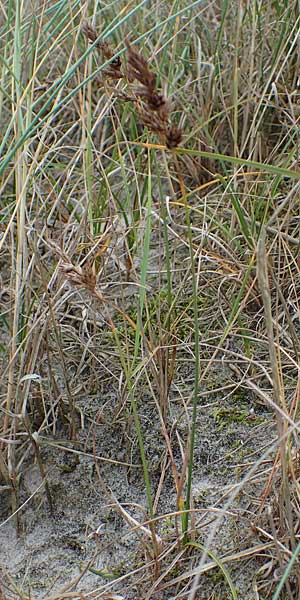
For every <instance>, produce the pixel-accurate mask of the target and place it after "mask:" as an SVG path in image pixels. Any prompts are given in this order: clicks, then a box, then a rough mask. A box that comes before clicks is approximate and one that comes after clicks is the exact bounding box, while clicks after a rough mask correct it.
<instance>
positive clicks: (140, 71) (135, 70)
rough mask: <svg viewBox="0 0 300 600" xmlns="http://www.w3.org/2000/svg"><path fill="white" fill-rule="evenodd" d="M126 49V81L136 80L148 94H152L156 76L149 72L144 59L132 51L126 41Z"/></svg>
mask: <svg viewBox="0 0 300 600" xmlns="http://www.w3.org/2000/svg"><path fill="white" fill-rule="evenodd" d="M126 47H127V50H128V68H127V77H128V80H129V81H134V79H137V80H138V81H139V82H140V83H141V84H142V85H143V86H144V87H145V88H147V91H148V93H150V92H154V90H155V86H156V76H155V74H154V73H152V71H150V69H149V67H148V64H147V61H146V59H145V58H144V57H143V56H142V55H141V54H140V53H139V52H137V51H136V50H133V48H132V47H131V46H130V44H129V42H128V41H126Z"/></svg>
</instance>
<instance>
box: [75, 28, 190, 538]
mask: <svg viewBox="0 0 300 600" xmlns="http://www.w3.org/2000/svg"><path fill="white" fill-rule="evenodd" d="M83 33H84V35H85V36H86V37H87V38H88V40H89V41H90V42H92V43H95V42H96V40H97V39H98V36H97V33H96V31H95V29H94V28H93V27H91V25H90V24H88V23H84V25H83ZM96 47H97V49H98V50H99V51H100V52H101V53H102V55H103V56H104V58H105V59H106V60H111V59H112V60H111V63H110V66H109V68H108V69H106V70H105V71H104V73H103V75H104V77H105V78H106V79H107V80H109V79H114V80H121V79H123V80H125V81H126V83H127V87H128V88H129V90H130V94H128V93H127V91H126V93H124V92H121V93H120V92H119V91H118V90H115V93H116V94H117V95H118V96H119V97H120V98H121V99H122V100H125V101H131V102H132V103H133V105H134V108H135V113H136V115H137V118H138V120H139V121H140V122H141V123H142V124H143V125H145V126H146V127H147V128H148V130H149V131H150V132H151V133H153V134H155V135H157V136H158V137H159V140H160V142H161V144H163V145H164V147H165V148H166V149H167V150H170V151H172V150H174V149H175V148H177V147H178V146H179V144H180V143H181V141H182V130H181V128H180V127H178V126H177V125H176V124H175V123H172V122H171V113H172V108H173V107H172V103H171V101H170V99H168V98H167V97H166V96H165V95H164V94H163V93H161V92H160V91H159V90H158V89H157V78H156V75H155V73H153V71H152V70H151V69H150V68H149V66H148V62H147V60H146V59H145V58H144V57H143V56H142V55H141V53H140V52H138V51H137V50H135V49H134V48H133V47H132V45H131V44H130V43H129V42H128V40H126V48H127V62H126V65H125V66H123V65H122V62H121V60H120V58H116V59H113V54H114V53H113V51H112V49H111V48H110V46H109V44H108V43H107V42H102V41H98V42H97V44H96ZM135 82H138V84H135ZM149 150H151V145H150V147H149ZM173 160H174V165H175V169H176V172H177V177H178V180H179V185H180V193H181V197H182V199H183V202H184V206H185V215H186V224H187V231H188V241H189V247H190V259H191V271H192V280H193V304H194V325H195V326H194V331H195V334H194V336H195V340H194V341H195V377H194V382H195V383H194V393H193V414H192V425H191V431H190V434H189V439H188V441H187V446H186V454H185V459H184V466H185V467H184V468H185V469H187V473H188V475H187V491H186V500H185V502H183V497H182V492H183V483H184V480H185V474H184V473H183V474H182V476H181V478H180V479H179V477H178V474H177V472H176V469H175V471H174V477H175V484H176V489H177V508H181V509H183V508H184V509H185V510H184V513H183V519H182V528H183V532H184V535H185V539H187V538H186V536H187V531H188V523H189V510H190V507H191V493H192V473H193V456H194V446H195V433H196V426H195V424H196V414H197V401H198V380H199V331H198V302H197V281H196V274H195V259H194V248H193V244H192V232H191V223H190V215H189V208H188V204H187V201H186V192H185V186H184V181H183V176H182V173H181V169H180V164H179V160H178V159H177V157H176V156H174V155H173ZM150 178H151V174H150V173H149V177H148V182H149V181H150ZM149 194H150V196H151V187H150V188H149V189H148V202H147V206H148V209H147V217H146V232H145V240H144V250H143V258H142V266H141V293H140V306H139V319H138V321H137V328H136V341H135V357H136V356H137V351H138V348H139V345H140V340H141V333H142V329H143V328H142V323H141V318H142V312H143V306H144V297H145V285H146V273H147V264H148V253H149V242H150V227H151V225H150V218H151V211H150V210H149V209H150V207H151V197H149ZM163 214H164V219H163V221H164V223H165V219H166V212H165V211H163ZM166 231H167V229H166V227H165V228H164V234H165V243H166V247H167V248H168V239H167V238H166ZM168 287H169V308H171V294H170V281H169V286H168ZM169 326H170V323H169ZM151 346H152V347H154V346H157V351H156V353H155V355H156V356H155V363H156V364H154V365H153V366H154V369H153V372H154V376H156V379H157V385H158V389H159V391H160V396H161V398H160V410H161V416H162V420H163V422H165V419H166V416H167V403H168V395H169V390H170V385H171V381H172V377H173V375H174V367H175V357H176V346H174V347H173V350H172V354H171V363H170V364H169V354H168V336H164V338H163V339H160V340H158V345H157V344H155V340H154V339H153V338H152V339H151ZM133 367H134V364H133V365H132V368H133ZM128 383H129V381H128ZM129 388H130V395H131V401H132V406H133V409H134V414H135V420H136V424H137V427H138V429H139V430H140V424H139V419H138V414H137V411H136V404H135V399H134V396H133V391H132V388H131V385H130V384H129ZM163 430H164V431H165V436H167V431H166V429H165V427H164V426H163ZM141 442H142V440H141ZM140 450H141V456H142V462H143V465H144V476H145V481H146V487H147V490H148V503H149V510H150V516H151V517H153V509H152V499H151V493H150V479H149V474H148V469H147V467H146V459H145V452H144V447H143V444H142V443H140ZM171 462H172V463H173V464H174V461H173V457H172V455H171Z"/></svg>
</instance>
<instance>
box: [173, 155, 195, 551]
mask: <svg viewBox="0 0 300 600" xmlns="http://www.w3.org/2000/svg"><path fill="white" fill-rule="evenodd" d="M175 165H176V170H177V175H178V178H179V182H180V188H181V195H182V200H183V203H184V208H185V219H186V225H187V236H188V243H189V252H190V264H191V275H192V293H193V313H194V354H195V371H194V390H193V404H192V407H193V409H192V423H191V431H190V439H189V445H188V452H189V460H188V471H187V484H186V498H185V503H184V509H185V512H184V513H183V517H182V529H183V533H184V541H185V542H186V541H187V532H188V525H189V510H190V508H191V493H192V480H193V465H194V449H195V441H196V419H197V405H198V393H199V377H200V344H199V342H200V336H199V319H198V285H197V275H196V264H195V256H194V249H193V236H192V228H191V219H190V212H189V206H188V202H187V198H186V190H185V185H184V182H183V178H182V176H181V172H180V167H179V163H178V160H177V158H176V157H175Z"/></svg>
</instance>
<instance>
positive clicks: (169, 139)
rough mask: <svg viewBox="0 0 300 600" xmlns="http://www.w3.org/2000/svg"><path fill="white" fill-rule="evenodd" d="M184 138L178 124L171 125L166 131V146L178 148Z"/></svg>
mask: <svg viewBox="0 0 300 600" xmlns="http://www.w3.org/2000/svg"><path fill="white" fill-rule="evenodd" d="M181 140H182V129H180V128H179V127H177V125H170V126H169V127H168V129H167V133H166V146H167V148H170V149H172V148H176V147H177V146H179V144H180V142H181Z"/></svg>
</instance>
